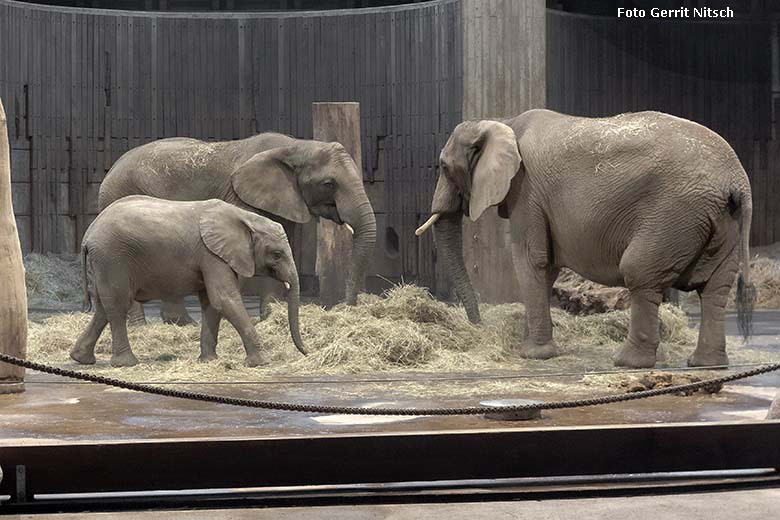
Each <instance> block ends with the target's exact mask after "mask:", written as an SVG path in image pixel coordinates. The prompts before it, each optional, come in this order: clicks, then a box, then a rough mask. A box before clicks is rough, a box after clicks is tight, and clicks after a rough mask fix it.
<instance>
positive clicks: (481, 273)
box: [463, 0, 546, 302]
mask: <svg viewBox="0 0 780 520" xmlns="http://www.w3.org/2000/svg"><path fill="white" fill-rule="evenodd" d="M544 6H545V2H544V0H527V1H523V2H516V1H513V0H465V1H464V2H463V19H464V21H463V27H464V37H463V39H464V44H463V46H464V55H463V60H464V65H463V69H464V87H463V88H464V93H463V117H464V119H474V118H491V117H506V116H513V115H517V114H519V113H521V112H524V111H525V110H529V109H532V108H543V107H544V106H545V81H546V79H545V8H544ZM464 221H465V222H466V223H465V224H464V235H463V247H464V256H465V261H466V269H467V270H468V273H469V277H470V278H471V282H472V284H473V285H474V289H475V290H476V291H477V292H478V293H479V296H480V299H481V301H484V302H508V301H517V300H518V299H520V298H521V294H520V289H519V285H518V283H517V277H516V276H515V271H514V266H513V264H512V258H511V252H510V249H509V246H508V240H507V239H508V237H507V233H508V229H509V228H508V222H507V221H506V220H504V219H501V218H499V217H498V214H497V213H496V209H495V208H489V209H488V210H487V211H486V212H485V213H484V214H483V216H482V217H481V218H480V219H479V221H477V222H474V223H472V222H470V221H468V219H465V220H464Z"/></svg>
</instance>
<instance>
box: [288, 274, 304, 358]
mask: <svg viewBox="0 0 780 520" xmlns="http://www.w3.org/2000/svg"><path fill="white" fill-rule="evenodd" d="M288 279H289V280H290V281H289V282H288V283H289V284H290V288H289V290H288V291H287V321H288V322H289V324H290V336H291V337H292V340H293V343H294V344H295V347H296V348H297V349H298V350H299V351H300V353H301V354H303V355H304V356H306V355H308V352H307V351H306V347H305V346H304V344H303V338H301V326H300V321H299V319H298V311H299V308H300V305H301V287H300V282H299V281H298V273H297V272H295V270H293V276H290V277H289V278H288Z"/></svg>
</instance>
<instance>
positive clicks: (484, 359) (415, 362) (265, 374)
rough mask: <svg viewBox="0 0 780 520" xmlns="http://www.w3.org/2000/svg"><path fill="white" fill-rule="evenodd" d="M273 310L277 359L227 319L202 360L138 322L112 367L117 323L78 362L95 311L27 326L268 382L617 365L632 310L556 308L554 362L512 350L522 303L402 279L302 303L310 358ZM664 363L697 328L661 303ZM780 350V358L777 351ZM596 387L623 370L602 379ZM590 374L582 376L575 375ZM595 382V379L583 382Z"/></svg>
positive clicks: (122, 371) (741, 350)
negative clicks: (487, 300)
mask: <svg viewBox="0 0 780 520" xmlns="http://www.w3.org/2000/svg"><path fill="white" fill-rule="evenodd" d="M269 307H270V316H269V317H268V318H267V319H265V320H264V321H259V320H258V321H256V322H255V328H256V330H257V331H258V334H259V335H260V338H261V339H262V341H263V343H264V344H265V345H266V349H265V353H266V355H267V357H268V359H269V364H268V365H267V366H265V367H259V368H248V367H246V366H244V364H243V361H244V357H245V355H244V350H243V345H242V344H241V340H240V338H239V336H238V334H237V333H236V332H235V330H234V329H233V327H232V326H230V325H229V324H228V323H227V322H226V321H223V323H222V327H221V329H220V340H219V346H218V353H219V355H220V358H219V359H218V360H216V361H213V362H210V363H199V362H197V357H198V353H199V337H200V328H199V326H186V327H177V326H173V325H165V324H163V323H160V322H153V323H151V324H149V325H146V326H142V327H136V328H130V330H129V336H130V342H131V345H132V347H133V350H134V352H135V354H136V356H137V357H138V358H139V359H140V361H141V363H140V364H139V365H137V366H135V367H131V368H117V369H115V368H112V367H110V366H109V365H108V360H109V357H110V335H109V333H108V328H107V329H106V331H105V332H104V333H103V336H102V337H101V339H100V341H99V342H98V345H97V357H98V363H97V365H95V366H92V367H83V366H80V365H77V364H75V363H74V362H72V361H71V360H70V359H69V358H68V351H69V350H70V348H71V347H72V345H73V344H74V342H75V341H76V339H77V337H78V335H79V334H80V333H81V331H82V330H83V329H84V328H85V327H86V325H87V323H88V320H89V318H90V317H89V315H87V314H83V313H71V314H60V315H56V316H53V317H51V318H48V319H47V320H45V321H44V322H43V323H40V324H38V323H30V330H29V340H28V351H29V356H30V359H33V360H36V361H42V362H46V363H51V364H54V365H68V366H76V367H79V368H81V369H85V370H88V371H90V372H96V373H103V374H110V375H111V376H113V377H119V378H122V379H129V380H135V381H140V380H144V381H174V380H177V381H180V380H191V381H192V380H195V381H203V382H208V381H239V380H262V379H263V378H270V377H275V378H278V377H286V376H311V375H317V376H324V375H350V374H373V375H377V374H388V373H395V374H398V373H410V372H413V373H415V374H416V375H417V376H418V377H423V379H424V376H420V375H421V374H428V373H437V374H442V373H464V372H470V373H473V372H487V371H490V372H492V373H497V372H499V373H505V371H507V370H511V371H520V372H526V373H527V372H536V373H539V374H543V373H545V372H546V373H556V372H582V371H594V370H612V369H614V367H613V365H612V359H611V358H612V354H613V352H614V351H615V350H616V349H617V348H618V347H619V346H620V343H621V342H622V341H623V339H624V338H625V336H626V334H627V332H628V321H629V317H628V314H627V313H626V312H625V311H615V312H610V313H605V314H594V315H589V316H580V317H577V316H572V315H570V314H568V313H566V312H564V311H562V310H559V309H554V310H553V311H552V316H553V322H554V326H555V339H556V341H557V343H558V345H559V348H560V356H558V357H557V358H554V359H551V360H547V361H540V360H527V359H522V358H520V357H518V356H517V355H516V353H515V350H514V347H515V346H516V345H518V344H519V343H520V342H521V341H522V338H523V337H524V335H525V324H524V323H525V319H524V317H525V310H524V308H523V306H522V305H520V304H503V305H482V306H481V312H482V317H483V324H482V325H481V326H474V325H472V324H471V323H470V322H469V321H468V319H467V318H466V314H465V312H464V311H463V309H462V308H460V307H453V306H450V305H447V304H445V303H443V302H440V301H437V300H435V299H434V298H433V297H432V296H431V295H430V294H429V293H428V292H427V291H426V290H425V289H422V288H420V287H416V286H411V285H407V286H401V287H396V288H394V289H392V290H391V291H389V292H388V293H387V294H386V295H385V297H383V298H379V297H376V296H369V295H361V297H360V298H359V302H358V305H357V306H355V307H349V306H346V305H338V306H336V307H335V308H333V309H332V310H330V311H325V310H324V309H322V308H321V307H319V306H317V305H311V304H310V305H303V306H302V307H301V333H302V336H303V339H304V341H305V342H306V345H307V347H308V349H309V351H310V354H309V356H308V357H302V356H300V354H298V352H297V351H296V350H295V348H294V346H293V344H292V341H291V339H290V335H289V330H288V327H287V309H286V305H284V304H281V303H271V304H270V305H269ZM660 321H661V342H662V343H661V347H660V349H659V366H684V365H685V360H686V358H687V356H688V355H690V353H691V352H692V351H693V349H694V347H695V344H696V338H697V334H696V331H694V330H692V329H690V328H689V327H688V325H687V324H688V319H687V317H686V315H685V314H684V313H683V311H682V310H681V309H679V308H677V307H675V306H671V305H662V307H661V311H660ZM730 355H731V358H732V360H733V362H735V363H744V362H753V361H765V360H768V359H767V358H768V357H771V354H768V353H766V352H759V351H754V350H752V349H750V348H749V347H747V346H744V345H741V344H736V343H735V344H733V345H731V346H730ZM775 357H777V356H775ZM602 377H604V378H605V379H603V380H601V381H600V382H599V386H607V384H606V383H608V382H612V383H614V382H616V381H618V380H621V379H623V378H625V376H621V375H615V376H612V377H610V376H602ZM577 379H578V380H580V379H582V378H581V377H578V378H577ZM581 382H582V385H585V386H586V387H588V386H593V384H595V383H594V381H593V380H591V381H585V380H582V381H581ZM396 387H397V388H398V389H399V391H400V390H403V391H409V392H412V393H414V394H415V395H426V394H427V393H429V392H431V391H435V392H437V393H438V392H441V391H443V390H442V386H441V385H440V384H437V385H426V384H424V383H408V384H403V385H400V384H399V385H393V387H392V388H396ZM564 388H569V389H571V388H572V383H571V382H569V381H561V380H560V379H554V378H549V379H547V378H537V379H522V380H502V381H492V382H482V383H479V384H477V383H471V382H467V383H459V384H457V385H450V386H449V387H448V389H447V392H449V393H448V394H447V395H462V394H472V393H474V392H476V391H477V390H479V391H481V392H486V391H490V392H491V393H496V394H498V395H500V391H501V390H502V389H503V390H509V389H517V390H519V389H535V390H543V389H548V390H550V391H553V390H556V389H560V390H562V389H564Z"/></svg>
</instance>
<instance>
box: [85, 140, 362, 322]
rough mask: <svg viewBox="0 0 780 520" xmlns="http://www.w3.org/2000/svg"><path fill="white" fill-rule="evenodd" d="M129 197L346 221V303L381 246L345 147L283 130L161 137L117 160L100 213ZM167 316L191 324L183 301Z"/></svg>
mask: <svg viewBox="0 0 780 520" xmlns="http://www.w3.org/2000/svg"><path fill="white" fill-rule="evenodd" d="M128 195H149V196H152V197H157V198H160V199H168V200H182V201H184V200H206V199H221V200H224V201H226V202H229V203H230V204H234V205H236V206H238V207H240V208H242V209H246V210H248V211H252V212H255V213H257V214H260V215H263V216H266V217H270V218H272V219H274V220H277V221H280V220H283V221H288V222H295V223H305V222H308V221H309V220H310V219H311V217H312V216H315V217H324V218H327V219H329V220H332V221H334V222H336V223H337V224H345V225H347V227H348V228H350V230H351V231H353V232H354V237H353V243H352V260H351V265H350V273H351V274H350V277H349V278H348V280H347V291H346V300H347V303H348V304H350V305H354V304H355V303H356V302H357V293H358V291H359V290H360V286H361V284H362V280H363V279H364V277H365V272H366V267H367V265H368V259H369V257H370V255H371V254H372V251H373V247H374V242H375V241H376V221H375V218H374V210H373V208H372V207H371V203H370V202H369V200H368V196H367V195H366V192H365V189H364V187H363V174H362V172H360V171H358V169H357V165H356V164H355V161H354V160H352V157H351V156H350V155H349V153H347V151H346V150H345V149H344V147H343V146H341V145H340V144H339V143H324V142H319V141H311V140H305V139H294V138H292V137H288V136H286V135H281V134H276V133H263V134H259V135H255V136H253V137H249V138H247V139H241V140H236V141H223V142H204V141H200V140H197V139H189V138H179V137H177V138H171V139H161V140H158V141H154V142H151V143H148V144H145V145H142V146H139V147H136V148H133V149H132V150H130V151H128V152H126V153H125V154H124V155H122V157H120V158H119V160H117V162H116V163H115V164H114V165H113V166H112V167H111V170H109V172H108V174H106V178H105V179H104V180H103V183H102V184H101V185H100V192H99V195H98V206H99V209H100V210H101V211H102V210H103V209H105V208H106V207H108V205H109V204H111V203H112V202H114V201H115V200H118V199H120V198H122V197H125V196H128ZM291 231H292V227H291V226H289V227H288V233H291ZM307 247H316V245H315V244H309V245H308V246H307ZM261 301H262V299H261ZM132 314H133V316H132V318H131V321H143V309H142V308H141V307H140V306H137V307H136V309H135V310H134V312H133V313H132ZM161 314H162V316H163V319H164V320H165V321H168V322H179V323H188V322H190V321H191V319H190V318H189V316H188V315H187V313H186V310H185V309H184V305H183V304H182V303H181V302H177V303H176V305H173V304H171V303H168V302H163V307H162V313H161Z"/></svg>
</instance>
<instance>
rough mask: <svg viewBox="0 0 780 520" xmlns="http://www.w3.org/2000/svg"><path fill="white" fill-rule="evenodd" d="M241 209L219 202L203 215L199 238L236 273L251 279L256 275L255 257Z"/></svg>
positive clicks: (249, 232)
mask: <svg viewBox="0 0 780 520" xmlns="http://www.w3.org/2000/svg"><path fill="white" fill-rule="evenodd" d="M215 202H216V201H215ZM242 211H243V210H241V209H239V208H237V207H235V206H233V205H232V204H228V203H226V202H222V201H219V204H215V205H214V206H213V207H211V208H209V209H207V210H206V211H204V212H203V214H202V215H201V216H200V223H199V225H200V237H201V239H202V240H203V243H204V244H206V247H207V248H208V249H209V251H211V252H212V253H214V254H215V255H217V256H218V257H220V258H221V259H222V260H224V261H225V262H226V263H227V264H228V265H229V266H230V268H231V269H233V270H234V271H235V272H236V274H238V275H239V276H243V277H244V278H249V277H251V276H254V274H255V259H254V251H253V249H252V235H251V231H250V229H249V227H248V226H247V224H246V220H245V219H244V218H243V217H242V215H241V212H242Z"/></svg>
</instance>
